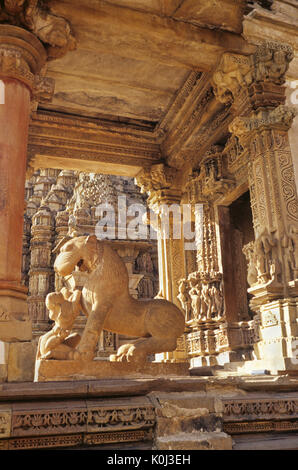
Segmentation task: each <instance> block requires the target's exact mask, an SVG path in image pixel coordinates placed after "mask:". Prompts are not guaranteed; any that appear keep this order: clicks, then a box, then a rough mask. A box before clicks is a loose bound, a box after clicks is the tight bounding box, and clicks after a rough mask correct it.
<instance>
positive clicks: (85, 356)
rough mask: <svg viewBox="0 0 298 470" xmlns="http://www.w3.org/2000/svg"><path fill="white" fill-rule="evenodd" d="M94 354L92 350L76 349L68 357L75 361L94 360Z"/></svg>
mask: <svg viewBox="0 0 298 470" xmlns="http://www.w3.org/2000/svg"><path fill="white" fill-rule="evenodd" d="M93 358H94V354H93V352H92V351H79V350H77V349H74V350H73V351H70V352H69V354H68V359H70V360H73V361H92V359H93Z"/></svg>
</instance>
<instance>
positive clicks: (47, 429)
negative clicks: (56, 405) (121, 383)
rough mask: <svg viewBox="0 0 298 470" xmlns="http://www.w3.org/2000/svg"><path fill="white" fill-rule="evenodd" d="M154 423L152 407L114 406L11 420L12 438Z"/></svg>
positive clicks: (19, 416) (26, 415)
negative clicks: (88, 428) (87, 428)
mask: <svg viewBox="0 0 298 470" xmlns="http://www.w3.org/2000/svg"><path fill="white" fill-rule="evenodd" d="M154 423H155V414H154V409H153V407H152V406H141V407H125V406H124V407H119V408H117V407H113V408H100V409H89V410H88V411H87V410H86V409H83V408H82V409H79V410H75V409H72V410H70V411H60V410H56V411H54V410H48V411H44V412H43V411H36V412H35V411H32V412H18V413H15V414H14V415H13V417H12V436H26V435H27V436H28V435H29V436H34V435H38V434H57V433H61V432H63V433H68V434H69V433H75V432H80V431H83V430H85V429H86V426H88V427H90V428H91V429H92V428H93V429H95V430H96V429H98V430H99V429H103V430H106V431H108V430H113V429H115V428H116V429H119V430H120V429H136V428H142V427H151V426H153V425H154Z"/></svg>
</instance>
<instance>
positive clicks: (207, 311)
mask: <svg viewBox="0 0 298 470" xmlns="http://www.w3.org/2000/svg"><path fill="white" fill-rule="evenodd" d="M243 253H244V254H245V257H246V259H247V283H248V286H249V287H254V286H256V285H257V286H259V285H265V286H269V285H275V286H281V287H282V286H283V283H290V284H292V283H293V286H294V287H295V285H296V283H295V280H296V281H297V282H298V233H297V232H296V231H295V228H294V227H290V228H289V231H288V234H283V236H282V237H277V236H276V234H275V232H269V231H268V230H267V229H265V230H263V231H262V233H261V234H260V236H258V237H257V239H256V240H255V241H251V242H249V243H248V244H246V245H245V246H244V247H243ZM178 299H179V301H180V304H181V307H182V310H183V311H184V313H185V321H186V324H187V325H189V326H195V325H197V324H198V323H200V322H206V321H207V322H208V321H217V322H218V321H221V320H224V317H225V312H224V293H223V279H222V273H220V272H218V271H210V272H206V271H196V272H193V273H191V274H189V276H188V278H187V279H181V280H180V281H179V294H178Z"/></svg>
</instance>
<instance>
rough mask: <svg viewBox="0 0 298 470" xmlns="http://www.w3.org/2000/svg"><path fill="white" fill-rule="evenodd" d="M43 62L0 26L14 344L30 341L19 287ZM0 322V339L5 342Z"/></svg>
mask: <svg viewBox="0 0 298 470" xmlns="http://www.w3.org/2000/svg"><path fill="white" fill-rule="evenodd" d="M45 61H46V53H45V51H44V48H43V46H42V44H41V43H40V42H39V41H38V40H37V39H36V37H35V36H33V35H32V34H31V33H29V32H27V31H25V30H22V29H20V28H17V27H14V26H10V25H0V79H1V81H2V83H3V84H4V95H5V96H4V104H1V105H0V122H1V126H0V152H1V154H0V179H1V196H0V224H1V232H0V260H1V262H0V311H2V312H4V314H5V315H6V316H7V318H8V317H9V318H10V320H11V321H13V322H20V323H17V325H16V326H15V328H14V333H13V336H12V337H13V338H15V339H20V340H29V339H30V337H31V327H30V325H29V323H28V322H29V321H28V320H25V318H26V312H27V305H26V293H27V289H26V288H25V287H24V286H23V285H22V284H21V269H22V237H23V215H24V191H25V173H26V158H27V155H26V150H27V136H28V125H29V115H30V99H31V96H32V94H33V93H34V91H35V87H36V80H37V77H38V74H39V72H40V70H41V68H42V67H43V65H44V64H45ZM5 323H6V322H0V339H2V338H4V337H7V331H8V324H5ZM5 330H6V331H5ZM25 332H26V334H25Z"/></svg>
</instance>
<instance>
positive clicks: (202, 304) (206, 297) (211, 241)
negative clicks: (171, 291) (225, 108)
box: [179, 146, 251, 366]
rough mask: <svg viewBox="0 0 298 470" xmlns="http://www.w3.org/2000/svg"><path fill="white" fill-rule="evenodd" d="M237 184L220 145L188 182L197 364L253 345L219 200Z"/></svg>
mask: <svg viewBox="0 0 298 470" xmlns="http://www.w3.org/2000/svg"><path fill="white" fill-rule="evenodd" d="M234 186H235V182H234V180H233V178H232V177H231V176H230V175H229V173H228V171H227V168H226V164H225V163H224V160H223V154H222V148H221V147H220V146H213V147H211V148H210V150H209V151H208V152H207V153H206V155H205V156H204V158H203V159H202V160H201V162H200V164H199V167H198V169H196V170H194V171H193V173H192V175H191V176H190V177H189V181H188V183H187V186H186V189H187V194H188V201H189V202H190V203H191V204H192V205H194V215H195V226H196V242H197V270H196V271H195V272H193V273H191V274H190V275H189V276H188V279H186V280H185V279H184V280H182V281H181V283H180V297H179V298H180V299H181V304H182V305H183V309H184V311H185V312H186V317H187V324H188V326H189V329H190V332H189V334H188V335H187V344H188V354H189V356H190V357H191V363H192V365H193V366H206V365H207V366H210V365H214V364H222V363H225V362H228V361H229V360H231V358H232V357H234V358H235V357H238V356H237V352H236V351H237V350H239V349H240V350H242V353H243V350H245V349H247V348H250V347H251V345H250V344H249V343H248V342H247V341H246V338H245V333H246V331H245V332H244V329H245V330H247V329H249V328H250V326H249V325H248V324H247V322H245V321H240V320H244V318H241V319H240V318H239V311H238V310H237V303H236V296H235V289H234V285H233V280H234V274H233V270H232V269H229V264H230V263H231V262H232V258H231V249H230V245H229V243H228V242H229V237H228V236H227V234H226V231H227V230H228V229H229V227H227V226H226V219H227V218H226V217H225V214H224V211H223V209H225V208H223V207H221V206H220V205H219V204H220V200H221V198H222V197H223V196H224V195H225V193H226V192H227V191H230V190H231V189H233V188H234ZM246 320H247V318H246ZM244 324H245V325H244ZM244 326H245V328H244ZM242 353H241V354H242Z"/></svg>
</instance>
